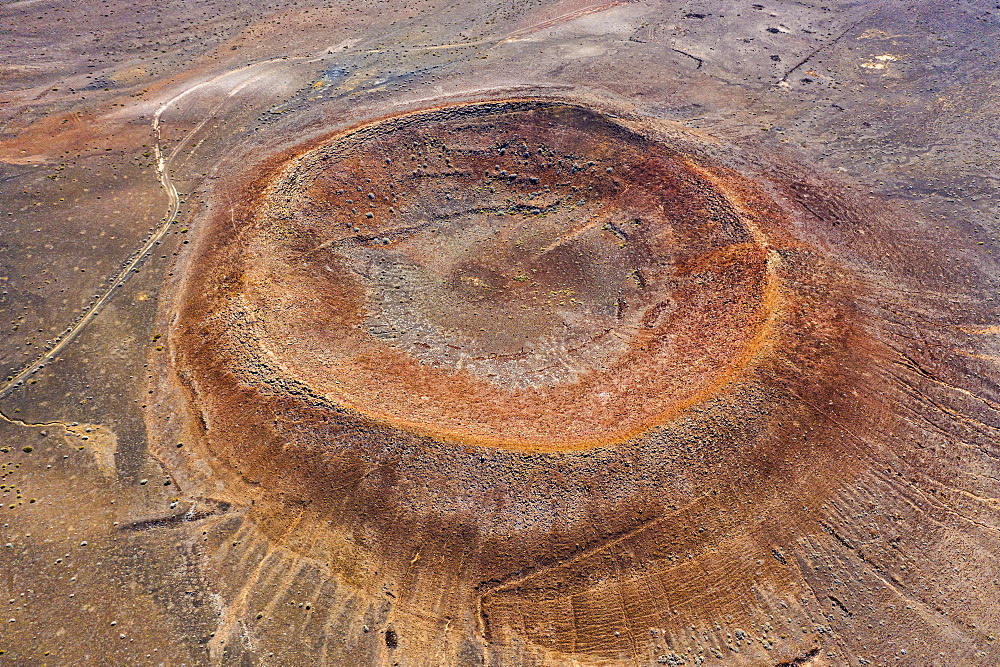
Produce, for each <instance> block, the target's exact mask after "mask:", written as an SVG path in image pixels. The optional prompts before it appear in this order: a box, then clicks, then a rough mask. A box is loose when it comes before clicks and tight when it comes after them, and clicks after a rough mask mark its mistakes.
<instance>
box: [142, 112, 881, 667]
mask: <svg viewBox="0 0 1000 667" xmlns="http://www.w3.org/2000/svg"><path fill="white" fill-rule="evenodd" d="M713 153H718V151H717V150H716V149H715V147H713V144H712V142H711V141H709V140H707V139H706V138H704V137H699V136H694V135H690V134H687V133H683V132H673V133H672V134H668V135H663V134H657V130H655V128H654V129H652V130H651V129H649V128H648V127H645V126H643V125H641V124H637V123H630V122H628V121H625V120H620V119H616V118H613V117H611V116H609V115H607V114H603V113H600V112H598V111H594V110H592V109H589V108H587V107H584V106H580V105H577V104H573V103H567V102H558V101H549V100H537V99H524V100H502V101H492V102H477V103H465V104H456V105H451V106H445V107H438V108H434V109H430V110H426V111H418V112H412V113H407V114H402V115H398V116H394V117H390V118H386V119H383V120H379V121H375V122H372V123H369V124H366V125H362V126H359V127H355V128H352V129H349V130H346V131H342V132H339V133H337V134H335V135H332V136H327V137H323V138H320V139H318V140H310V141H308V142H306V144H305V145H303V146H300V147H298V148H296V149H295V150H293V151H291V153H290V154H286V155H285V156H283V157H281V158H280V159H278V160H276V161H275V162H273V163H272V165H271V166H270V167H269V168H267V169H265V170H263V171H262V172H259V173H256V174H255V175H254V176H253V178H248V179H247V180H246V181H245V182H243V183H242V184H241V185H239V187H240V188H243V190H242V191H243V192H244V196H243V197H242V198H241V199H236V201H239V202H240V203H239V204H238V205H233V206H231V207H227V208H226V210H220V211H219V212H218V214H217V215H216V216H215V217H214V218H213V219H212V221H211V224H210V225H209V226H208V227H207V228H206V229H205V230H204V231H203V232H202V235H201V237H200V238H199V240H198V242H197V247H196V248H195V251H194V253H193V254H192V256H191V259H190V260H189V264H188V267H189V268H188V270H187V277H186V278H185V282H184V283H182V285H181V289H180V290H179V292H178V296H177V298H176V300H175V301H174V302H173V305H172V306H171V308H170V311H169V313H168V316H169V318H170V319H171V321H172V322H173V325H172V327H171V333H170V336H169V342H168V343H169V346H170V350H171V360H172V364H171V366H172V371H171V372H172V373H173V375H170V374H167V375H166V376H165V377H166V379H165V380H162V381H160V382H158V383H157V384H155V385H154V392H155V393H157V394H159V397H160V398H161V399H162V404H164V405H171V406H179V405H182V406H186V408H187V412H186V413H182V414H180V415H178V414H177V413H175V412H173V411H171V412H169V413H157V411H156V409H155V407H154V409H153V410H152V411H151V422H150V425H151V428H152V429H153V430H154V431H156V432H158V433H160V434H161V437H162V439H163V440H164V441H171V440H175V439H181V440H184V441H186V442H189V443H193V447H192V446H187V447H185V448H184V450H183V451H180V450H174V449H173V448H170V447H167V448H165V449H164V450H163V451H162V452H161V455H162V458H163V460H164V461H165V462H166V464H167V465H168V466H169V467H170V468H171V469H172V470H173V471H174V472H175V474H176V475H177V476H178V478H179V479H181V480H186V481H183V483H185V484H187V485H189V486H198V485H199V484H201V485H205V484H209V485H211V486H212V487H213V488H215V489H219V488H220V487H219V485H220V483H221V484H222V485H223V486H224V487H225V488H226V494H225V495H226V498H227V499H228V501H230V502H235V503H241V504H243V505H247V506H251V507H252V510H251V516H252V517H253V518H254V522H255V524H256V525H258V526H259V527H260V530H262V531H263V533H264V534H265V535H267V536H268V539H269V540H271V541H272V543H280V544H282V545H284V546H285V547H287V548H290V549H292V550H294V551H296V552H297V553H299V554H301V555H304V556H308V557H310V558H314V559H316V560H317V561H319V562H325V563H326V566H327V567H329V568H332V571H333V572H334V573H336V576H337V577H339V578H340V580H341V581H344V582H348V583H349V584H350V585H351V586H354V587H356V588H357V590H358V591H367V593H363V594H362V593H358V594H359V595H376V596H377V595H378V593H377V589H378V586H379V585H380V582H381V585H382V586H398V587H399V588H398V589H397V590H398V591H399V592H398V593H394V594H393V595H394V598H393V599H394V600H395V602H394V604H395V607H394V608H396V609H398V610H399V613H405V614H408V615H416V616H407V618H408V619H409V620H407V621H406V623H407V624H409V625H407V627H408V628H410V630H408V632H409V631H412V632H416V633H417V634H418V635H421V636H425V637H431V636H434V632H435V631H433V630H432V629H429V628H424V630H417V629H416V626H413V625H412V623H416V624H417V625H421V624H422V623H424V621H415V620H414V618H417V617H419V618H424V616H421V614H424V615H428V614H429V615H433V614H440V613H443V612H442V611H441V610H442V609H448V610H450V611H449V612H448V613H449V614H453V615H454V616H449V618H454V622H455V623H456V624H465V626H466V627H467V628H468V632H470V633H472V634H473V635H476V636H480V637H482V638H483V639H484V640H486V641H501V643H504V642H509V641H511V638H512V637H521V638H526V639H528V640H529V641H530V642H532V643H533V644H536V645H539V646H543V647H548V649H552V650H560V651H569V652H571V653H572V652H578V651H583V652H585V653H592V654H594V655H598V656H617V655H620V652H621V651H622V650H624V649H623V647H624V646H625V644H623V642H632V641H633V640H635V641H645V640H643V639H642V638H641V637H639V638H638V639H636V638H634V637H633V638H631V639H628V638H627V637H623V636H622V635H621V633H620V632H618V633H611V631H610V630H609V626H608V621H607V619H603V620H602V619H600V618H596V617H595V618H593V619H589V620H588V619H587V618H584V617H582V616H579V614H580V612H579V610H577V611H575V612H573V613H574V614H576V617H575V620H573V621H572V622H569V621H567V623H569V625H567V626H566V627H565V628H563V630H559V629H558V628H556V627H555V626H553V625H551V623H553V622H555V621H552V620H551V618H550V616H551V614H556V615H557V616H558V615H560V614H562V613H563V611H560V610H559V609H561V607H559V605H560V604H562V603H560V602H559V600H565V599H569V598H571V599H573V600H574V601H576V602H575V604H582V602H581V601H582V600H584V599H590V598H593V599H594V604H595V605H597V606H596V607H595V610H596V609H597V608H603V606H604V605H605V603H607V600H605V599H604V598H605V597H606V596H607V595H609V594H610V592H609V590H606V586H607V585H609V582H612V581H615V582H618V584H616V585H619V584H621V582H622V581H624V580H626V579H627V580H629V581H633V583H635V585H636V586H639V587H640V589H641V590H637V591H636V592H635V594H636V595H637V598H636V600H635V602H634V603H635V604H636V605H638V607H637V608H641V609H646V610H647V611H649V613H659V612H658V611H657V609H658V608H659V606H661V604H662V601H661V598H662V595H663V594H664V593H663V592H662V591H661V592H656V590H660V588H662V589H664V590H668V591H671V592H670V593H669V595H670V596H672V597H671V599H672V602H671V604H672V608H673V609H674V612H673V613H674V614H675V615H676V616H677V619H678V622H683V623H686V622H690V623H692V624H697V623H703V622H707V620H706V619H707V618H708V616H711V614H708V613H707V612H706V607H705V603H704V602H703V601H700V600H698V599H697V596H696V595H693V593H692V592H693V590H694V589H691V587H690V585H689V582H688V583H685V582H687V581H688V578H685V577H687V575H684V576H680V578H675V579H670V580H667V579H663V575H664V573H666V572H668V571H669V572H672V573H673V574H672V575H671V577H676V576H677V575H678V570H677V566H676V565H674V560H675V559H676V554H677V553H687V554H688V558H689V559H691V563H692V565H691V566H692V567H696V566H697V567H702V566H704V567H706V568H709V569H710V570H711V571H712V572H721V573H726V572H731V571H734V568H735V569H736V570H738V569H740V568H742V565H740V563H741V562H742V560H743V559H744V554H743V553H742V551H741V550H742V549H744V548H745V549H749V550H750V551H754V550H755V549H760V550H761V553H769V550H770V549H771V546H766V545H773V544H776V543H778V544H780V543H783V542H786V541H788V540H790V539H792V538H791V535H792V534H793V533H794V532H795V531H797V530H799V528H800V527H801V526H802V525H803V524H804V522H806V521H807V517H808V516H811V513H812V512H814V508H815V507H816V504H817V501H816V498H817V497H818V496H819V497H821V496H824V494H828V493H832V490H833V489H834V488H835V487H836V486H837V485H838V484H841V483H842V482H843V481H844V480H846V479H848V478H850V477H851V476H852V475H854V474H856V473H857V471H858V460H857V458H856V457H855V456H853V453H854V448H853V444H852V443H850V442H846V441H844V439H843V437H842V436H841V435H839V434H840V433H841V431H840V429H841V428H843V427H844V426H845V425H849V424H852V423H854V421H855V420H858V419H862V418H863V417H862V416H861V413H862V412H863V410H864V406H863V405H860V406H859V405H856V401H855V400H854V399H853V398H851V393H852V392H854V390H855V389H856V388H857V387H859V386H861V385H862V383H863V382H864V381H865V380H864V379H863V378H862V375H863V371H864V369H866V368H868V367H869V366H870V365H871V364H872V363H873V362H872V355H874V354H876V353H875V352H874V351H873V349H874V348H873V346H872V345H871V342H870V341H869V340H868V339H867V338H866V334H865V332H864V329H863V326H861V324H862V322H863V317H862V315H861V314H860V311H859V310H858V309H857V308H856V307H855V305H854V299H855V297H857V295H858V294H859V293H860V291H861V288H860V287H859V286H858V284H857V282H856V281H854V280H853V278H852V277H851V274H850V272H849V271H847V270H845V269H844V268H843V267H841V266H839V265H837V264H836V263H835V262H832V261H830V260H829V259H828V258H827V257H826V256H825V255H824V253H822V252H820V251H818V250H817V248H816V247H815V246H814V245H813V244H811V243H807V242H806V241H804V240H802V239H801V238H799V235H798V233H797V230H799V229H800V222H801V220H802V216H803V215H804V211H805V209H804V208H803V207H801V206H798V205H797V204H795V203H794V202H796V201H798V200H800V199H801V196H800V197H797V198H796V197H795V196H794V195H796V191H795V190H794V188H792V189H789V188H785V189H784V190H780V189H779V188H778V186H774V185H773V183H772V184H771V185H769V184H768V182H766V180H765V179H754V178H751V177H748V176H746V175H744V174H743V173H741V172H740V171H738V170H737V169H734V168H732V167H729V166H726V165H725V164H724V161H723V160H720V159H718V158H717V157H712V155H713ZM798 183H799V185H800V186H801V188H800V189H802V192H804V193H806V194H807V195H809V196H810V197H812V198H811V199H810V200H809V202H810V207H811V210H812V211H818V212H819V213H820V214H824V213H825V212H827V211H829V210H833V208H836V210H838V211H840V212H841V213H843V212H845V211H847V212H848V213H850V215H857V216H861V215H863V214H864V212H863V211H861V210H860V209H858V210H857V211H855V209H853V208H852V207H853V206H854V205H853V204H852V203H851V201H850V200H849V199H843V198H841V197H840V196H839V195H837V194H836V192H835V191H834V190H830V191H829V193H824V190H823V189H822V187H814V186H808V187H806V186H805V185H804V181H798ZM803 188H804V189H803ZM817 193H818V194H817ZM800 194H801V193H800ZM802 196H804V195H802ZM231 200H232V199H231ZM824 207H827V208H824ZM843 219H844V216H843V215H839V216H838V217H837V220H838V221H839V220H843ZM813 224H814V226H815V224H816V223H815V222H814V223H813ZM824 224H826V223H824ZM835 224H839V222H837V221H835ZM797 225H799V226H798V227H797ZM859 371H860V372H859ZM170 377H174V378H175V379H176V382H173V381H172V380H170ZM855 395H856V392H855ZM158 404H160V403H158ZM815 406H823V407H822V409H821V410H820V409H818V408H816V407H815ZM184 414H186V415H187V416H188V417H189V418H187V419H183V418H182V419H178V417H179V416H180V417H184ZM831 414H835V415H836V420H835V421H834V420H831V419H830V417H829V416H830V415H831ZM803 433H807V434H808V437H805V436H803V435H802V434H803ZM192 456H194V458H192ZM205 463H207V464H208V468H205V467H204V466H205ZM208 469H210V470H211V473H210V475H211V476H210V477H206V476H205V474H206V470H208ZM214 493H215V494H216V495H218V491H215V492H214ZM713 508H715V509H713ZM719 508H725V509H724V510H721V509H719ZM761 508H767V512H766V513H764V514H762V513H761ZM696 524H697V525H700V526H701V528H700V529H698V530H697V531H694V530H693V528H694V526H695V525H696ZM706 526H708V528H706ZM748 531H750V533H751V534H753V537H752V538H748ZM748 539H749V542H748V541H747V540H748ZM758 543H759V544H758ZM734 544H739V545H743V546H741V547H740V548H739V549H737V550H736V551H733V550H732V548H731V547H732V545H734ZM414 545H420V546H418V547H415V546H414ZM725 545H729V546H725ZM415 548H416V549H417V551H416V552H415V551H414V549H415ZM611 548H615V549H618V548H629V549H634V550H638V551H641V552H644V553H646V556H645V557H644V558H646V559H647V560H648V565H647V566H643V568H640V569H638V570H635V569H634V568H631V569H630V568H626V569H625V570H619V569H618V567H617V566H614V565H613V564H612V563H610V562H609V561H608V560H607V556H608V549H611ZM429 550H430V551H433V552H435V553H438V554H441V557H440V558H439V559H435V560H434V562H430V561H427V562H424V561H421V560H420V554H421V553H425V552H427V551H429ZM704 559H708V560H704ZM569 562H571V563H573V565H572V568H570V569H565V568H564V567H563V565H560V564H561V563H569ZM709 562H711V563H712V564H711V565H709ZM699 563H701V564H702V565H698V564H699ZM568 567H569V566H566V568H568ZM609 568H610V569H609ZM758 575H759V576H756V575H755V576H754V577H751V578H749V579H746V580H743V581H741V582H740V583H739V584H738V585H737V584H734V583H733V582H729V583H726V582H724V581H722V580H719V581H715V580H714V579H713V580H712V581H710V582H708V583H706V584H705V585H710V586H717V587H721V588H727V587H728V588H729V589H730V591H729V593H727V595H725V596H722V598H720V601H719V605H721V606H720V607H719V609H720V610H721V609H723V608H725V609H726V610H727V613H729V615H730V616H733V615H734V614H735V616H736V617H737V619H739V618H743V619H744V622H750V620H753V618H755V616H754V615H755V614H759V613H761V612H760V611H759V609H760V608H759V607H754V606H753V605H749V604H745V603H744V602H738V600H741V599H742V600H750V599H756V598H755V597H754V596H756V595H758V593H753V592H751V590H756V591H760V590H767V591H772V592H774V591H777V590H779V589H782V588H783V587H784V588H787V587H789V586H794V583H793V578H790V577H791V576H792V575H790V574H789V572H787V571H785V570H784V568H781V567H778V568H777V569H775V567H767V568H763V570H762V571H761V572H759V573H758ZM713 576H715V575H713ZM640 579H641V580H642V581H646V582H647V583H645V584H641V585H640V583H641V582H639V580H640ZM647 580H650V581H652V580H656V582H657V583H656V586H655V587H652V588H650V587H649V586H648V583H649V582H648V581H647ZM387 582H393V583H391V584H390V583H387ZM400 582H403V583H400ZM601 582H603V583H601ZM637 582H639V583H637ZM671 582H673V583H671ZM674 583H676V585H677V586H676V587H675V586H674ZM657 587H659V588H657ZM769 594H770V593H769ZM616 595H617V594H616ZM395 596H398V597H395ZM741 596H743V597H741ZM782 599H785V598H782ZM727 600H728V602H727ZM791 600H792V598H788V599H787V600H786V602H788V603H789V604H791V603H792V602H789V601H791ZM772 602H773V603H774V604H777V603H778V601H777V599H775V600H773V601H772ZM795 604H797V603H795ZM553 605H555V606H553ZM709 606H712V605H709ZM793 606H794V605H793ZM566 613H569V612H566ZM595 613H596V611H595ZM629 613H630V614H632V613H633V612H632V611H630V612H629ZM636 613H638V612H636ZM643 613H645V612H643ZM794 615H795V614H794V613H792V614H790V615H789V616H788V623H789V624H790V625H789V627H791V626H792V625H794V623H795V621H793V620H792V619H793V617H794ZM545 619H549V620H545ZM684 619H687V620H686V621H685V620H684ZM428 622H429V621H428ZM449 623H451V621H449ZM400 624H401V625H400V627H402V621H400ZM421 633H423V634H421ZM566 633H570V634H572V635H573V636H575V637H576V639H572V640H571V639H569V634H566ZM400 636H401V637H403V636H404V635H403V633H402V632H400ZM581 637H587V638H588V639H587V640H586V642H584V644H586V645H584V644H579V642H581V641H583V639H581ZM504 638H506V639H504ZM401 641H402V640H401ZM810 641H812V640H811V639H808V638H801V639H790V640H789V641H788V642H787V647H786V648H787V650H784V649H783V650H784V651H785V653H782V652H781V651H779V652H778V653H775V654H773V655H783V654H787V655H788V656H789V657H794V656H795V655H799V654H801V653H802V652H803V651H806V650H809V647H810V646H811V645H812V644H810V643H809V642H810ZM567 642H568V643H567ZM505 645H509V644H505Z"/></svg>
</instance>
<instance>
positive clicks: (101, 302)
mask: <svg viewBox="0 0 1000 667" xmlns="http://www.w3.org/2000/svg"><path fill="white" fill-rule="evenodd" d="M318 60H320V59H319V58H311V59H307V58H305V57H299V58H272V59H270V60H263V61H261V62H257V63H252V64H250V65H246V66H244V67H240V68H238V69H234V70H230V71H228V72H224V73H222V74H219V75H218V76H216V77H213V78H211V79H208V80H206V81H202V82H200V83H197V84H195V85H193V86H190V87H189V88H186V89H184V90H183V91H181V92H180V93H178V94H177V95H175V96H174V97H172V98H170V99H169V100H167V101H166V102H164V103H163V104H161V105H160V106H159V107H158V108H157V109H156V112H155V113H154V114H153V120H152V123H151V125H152V129H153V134H154V136H155V141H156V143H155V145H154V148H153V150H154V154H155V156H156V174H157V178H158V179H159V181H160V185H161V186H162V187H163V190H164V191H165V192H166V195H167V213H166V215H165V216H164V218H163V221H162V222H161V224H160V226H159V227H158V228H157V229H155V230H154V231H153V233H152V234H150V235H149V237H148V238H147V239H146V241H145V243H144V244H143V245H142V246H141V247H140V248H139V249H138V250H136V251H135V252H134V253H133V254H132V256H131V257H130V258H129V260H128V261H127V262H126V263H125V264H124V265H123V266H122V268H121V270H120V271H119V272H118V273H117V275H115V277H114V278H113V279H112V280H111V282H110V283H109V284H108V285H107V287H105V288H104V291H103V292H102V293H101V294H100V295H99V296H98V298H97V299H96V300H95V301H94V302H92V303H91V305H90V307H89V308H87V310H86V311H84V313H83V314H82V315H81V316H80V317H79V318H78V319H77V320H76V321H75V322H74V323H73V324H72V325H71V326H70V327H69V328H68V329H66V330H65V332H64V333H63V335H62V336H61V337H60V338H59V339H58V340H57V341H56V343H55V344H54V345H53V346H52V347H51V348H50V349H49V350H48V351H47V352H45V353H44V354H43V355H41V356H39V357H37V358H36V359H35V360H34V361H32V362H31V363H30V364H28V365H27V366H25V367H24V368H23V369H22V370H21V371H20V372H18V373H17V374H16V375H14V376H13V377H12V378H11V379H10V380H7V381H6V382H5V383H4V384H3V385H2V386H0V399H2V398H4V397H6V396H8V395H9V394H11V393H12V392H13V391H14V390H15V389H17V388H18V387H21V386H22V385H23V384H24V383H25V381H26V380H27V379H28V378H30V377H31V376H32V375H34V374H35V373H37V372H38V371H39V370H41V369H42V368H44V367H45V366H46V365H48V363H49V362H51V361H52V360H53V359H55V358H56V357H57V356H58V355H59V353H61V352H62V351H63V350H64V349H66V346H67V345H69V344H70V343H71V342H72V341H73V340H74V339H75V338H76V336H77V335H78V334H79V333H80V332H81V331H82V330H83V329H84V327H86V326H87V325H88V324H90V322H91V321H92V320H93V319H94V318H95V317H97V315H98V313H100V312H101V309H102V308H103V307H104V306H105V305H106V304H107V303H108V301H110V300H111V298H112V297H114V295H115V293H116V292H117V291H118V289H119V288H120V287H121V286H122V285H124V284H125V282H126V281H127V280H128V278H129V276H130V275H131V274H132V273H134V272H135V271H136V270H137V269H138V267H139V265H140V264H142V262H143V260H144V259H146V258H147V257H148V256H149V252H150V251H151V250H152V249H153V248H154V247H155V246H156V244H157V243H159V242H160V241H162V240H163V238H164V237H165V236H166V235H167V232H169V231H170V226H171V225H172V224H173V222H174V220H175V219H176V217H177V214H178V213H179V212H180V205H181V203H180V195H179V194H178V193H177V188H176V186H174V184H173V180H172V179H171V177H170V164H171V163H172V162H173V161H174V159H175V158H176V157H177V156H178V155H179V154H180V152H181V150H183V148H184V147H185V146H186V145H187V144H188V143H189V142H190V140H191V138H192V137H194V135H196V134H197V133H198V132H199V131H200V130H201V129H202V128H203V127H204V126H205V124H206V123H207V122H208V121H209V120H210V119H211V118H213V117H214V116H215V114H216V113H217V112H218V111H219V110H220V109H221V108H222V106H223V105H224V104H225V103H226V102H228V101H229V100H230V99H231V98H232V97H233V96H235V95H236V94H238V93H239V92H241V91H242V90H243V89H244V88H246V87H247V86H248V85H250V84H251V83H253V82H255V81H257V80H258V79H260V78H261V77H262V76H264V74H265V73H263V72H262V73H261V74H259V75H257V76H254V77H251V78H249V79H246V80H245V81H243V82H242V83H240V84H239V85H237V86H236V87H235V88H233V89H232V90H231V91H229V93H228V94H227V95H226V96H225V97H224V98H223V99H222V100H221V101H220V102H219V103H218V104H216V105H215V106H214V107H213V108H212V110H211V111H209V112H208V113H207V114H206V115H205V117H204V118H203V119H202V120H201V122H200V123H198V125H196V126H195V127H194V128H193V129H192V130H191V131H190V132H188V133H187V134H186V135H184V137H183V138H182V139H181V141H180V142H178V144H177V145H176V146H175V147H174V149H173V150H172V151H171V152H170V154H169V155H166V156H165V155H164V153H163V138H162V136H161V133H160V121H161V118H162V116H163V114H164V112H166V111H167V110H168V109H170V107H172V106H173V105H175V104H177V103H178V102H180V101H181V100H182V99H183V98H185V97H187V96H188V95H190V94H191V93H193V92H195V91H197V90H199V89H201V88H204V87H207V86H210V85H212V84H214V83H217V82H218V81H221V80H222V79H225V78H227V77H231V76H233V75H236V74H239V73H241V72H246V71H248V70H253V69H258V68H261V67H264V66H266V65H270V64H273V63H279V62H280V63H286V64H290V63H292V62H296V63H298V62H299V61H308V62H315V61H318ZM5 419H6V420H8V421H13V422H17V423H21V424H23V425H34V424H27V423H24V422H21V421H20V420H16V419H11V418H9V417H5Z"/></svg>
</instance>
